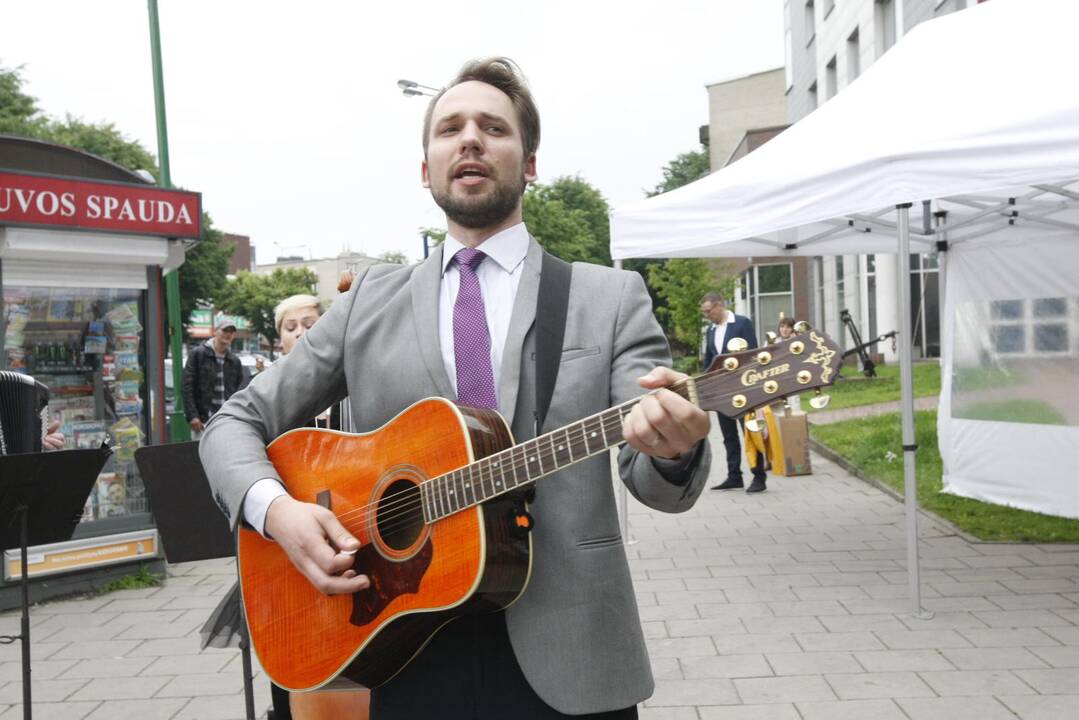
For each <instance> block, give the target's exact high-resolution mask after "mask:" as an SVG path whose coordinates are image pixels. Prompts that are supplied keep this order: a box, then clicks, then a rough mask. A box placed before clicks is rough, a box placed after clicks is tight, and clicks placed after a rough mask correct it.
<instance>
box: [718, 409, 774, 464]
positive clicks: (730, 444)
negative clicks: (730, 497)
mask: <svg viewBox="0 0 1079 720" xmlns="http://www.w3.org/2000/svg"><path fill="white" fill-rule="evenodd" d="M716 415H717V416H718V418H719V429H720V431H721V432H722V433H723V447H724V449H725V450H726V451H727V479H728V480H741V479H742V421H741V420H732V419H731V418H729V417H727V416H726V415H723V414H722V413H716ZM766 462H767V461H766V460H765V459H764V455H759V456H758V459H757V466H756V467H754V468H752V471H753V479H754V480H764V479H765V478H766V477H767V475H766V473H765V472H764V468H765V463H766Z"/></svg>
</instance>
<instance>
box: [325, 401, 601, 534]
mask: <svg viewBox="0 0 1079 720" xmlns="http://www.w3.org/2000/svg"><path fill="white" fill-rule="evenodd" d="M612 409H614V408H612ZM615 417H617V416H615ZM609 419H612V420H613V419H614V417H611V418H609ZM592 420H593V419H592V418H588V419H586V420H584V421H579V422H581V423H588V422H589V421H592ZM594 421H595V424H594V425H588V424H584V425H582V429H583V430H584V431H585V432H588V431H589V430H595V429H601V428H603V429H605V428H604V426H605V422H604V419H603V418H598V417H597V418H595V419H594ZM611 430H612V432H613V428H612V429H611ZM533 440H535V438H533ZM529 442H532V441H529ZM570 446H571V448H572V449H574V450H584V451H587V449H588V448H587V447H586V443H584V442H581V441H580V440H577V441H570ZM521 447H522V445H515V446H513V448H508V449H507V450H505V451H500V452H509V451H510V450H520V448H521ZM610 447H611V446H610V445H604V446H603V448H602V449H599V450H596V451H595V452H592V453H587V454H586V452H581V453H578V452H573V457H574V462H573V463H568V464H561V465H559V464H557V463H555V465H557V466H556V467H553V468H552V469H551V470H547V471H544V472H543V473H541V474H539V475H538V476H536V477H534V478H533V477H531V476H529V475H528V472H529V469H528V465H529V463H530V460H529V459H528V455H529V454H530V453H526V452H514V453H512V454H511V455H510V456H509V457H510V458H511V461H510V462H508V463H502V468H503V469H502V472H501V475H502V476H503V477H508V476H509V475H511V474H512V475H514V476H516V475H517V474H518V473H517V471H521V473H520V474H522V475H524V476H525V477H526V479H525V480H523V481H521V480H519V479H518V480H510V481H509V482H507V483H504V482H503V481H501V480H499V481H494V480H493V479H489V480H484V479H483V478H482V477H481V478H480V479H479V480H476V479H472V480H470V481H469V483H470V484H469V485H467V486H465V487H464V488H462V490H461V492H460V493H454V495H453V496H449V495H447V494H446V493H444V492H443V491H444V490H445V488H439V489H436V490H435V492H441V493H442V495H443V497H444V498H445V501H446V504H449V502H450V501H451V499H452V500H456V497H459V496H462V495H465V496H466V497H467V495H466V492H467V490H472V493H473V497H476V496H477V495H478V494H486V493H487V492H488V491H487V489H486V486H487V485H490V487H491V488H492V489H493V490H494V491H493V493H492V494H491V495H490V496H489V497H495V496H497V495H499V494H501V493H503V492H506V491H508V490H513V489H516V488H520V487H523V486H525V485H527V484H529V483H530V482H534V481H535V480H537V479H539V478H540V477H544V476H546V475H549V474H551V473H554V472H557V471H558V470H561V469H563V468H565V467H568V466H569V465H570V464H575V463H576V462H578V461H583V460H585V459H588V458H591V457H594V456H596V455H598V454H600V453H602V452H605V451H607V450H609V449H610ZM539 452H544V451H543V450H539ZM498 454H499V453H496V454H495V455H488V456H487V457H485V458H482V459H480V460H478V461H477V464H478V463H482V462H483V461H484V460H490V459H491V458H493V457H496V456H497V455H498ZM536 455H538V452H537V453H536ZM533 457H535V456H533ZM551 457H552V458H553V455H552V456H551ZM533 464H534V463H533ZM466 467H468V466H466ZM488 467H492V466H490V464H489V465H488ZM461 469H462V468H458V469H457V470H453V471H451V472H450V473H445V474H443V475H440V476H438V477H435V478H431V479H430V480H427V481H425V482H424V483H423V484H424V485H426V484H427V483H429V482H435V481H440V483H439V484H446V483H447V482H450V480H449V476H450V475H452V474H454V473H457V472H459V471H460V470H461ZM492 469H493V468H492ZM481 473H482V471H481ZM510 483H513V484H512V485H511V484H510ZM476 486H479V488H480V489H479V490H478V491H477V490H476V489H475V488H476ZM411 488H412V489H413V490H415V492H409V491H407V490H406V491H404V492H401V493H396V494H395V495H394V496H391V497H392V498H393V499H391V500H390V501H389V502H388V503H387V502H386V501H382V502H378V501H376V502H373V503H369V504H368V505H365V506H363V507H361V508H356V509H354V510H350V511H347V512H345V513H342V514H341V515H340V516H338V520H339V521H341V522H342V524H343V525H346V527H347V528H349V529H351V528H352V527H356V526H355V525H353V524H352V523H351V520H352V519H353V518H354V517H355V516H356V515H359V514H367V513H368V511H369V510H370V509H371V508H372V507H375V506H378V507H379V508H380V509H381V510H382V511H383V512H382V513H381V516H382V517H381V521H382V522H383V523H386V522H387V521H388V520H392V519H394V518H395V517H396V516H395V515H388V514H387V511H398V512H397V513H396V515H402V514H407V513H409V512H412V511H414V510H415V509H416V508H417V507H422V506H423V503H424V499H423V497H422V495H421V491H420V490H419V488H420V486H418V485H413V486H411ZM487 499H489V498H488V497H485V498H484V500H487ZM480 502H483V501H481V500H477V501H474V502H473V501H467V500H466V503H467V504H466V505H464V506H462V507H460V508H457V509H456V510H453V511H451V512H449V513H440V516H442V517H445V516H447V515H452V514H453V513H455V512H460V511H461V510H465V509H467V508H468V507H473V506H475V505H478V504H479V503H480ZM402 510H403V511H405V513H401V512H400V511H402ZM361 519H364V518H361ZM346 523H347V524H346ZM375 524H378V519H376V521H375ZM369 527H371V524H366V525H360V526H358V529H361V530H366V529H368V528H369Z"/></svg>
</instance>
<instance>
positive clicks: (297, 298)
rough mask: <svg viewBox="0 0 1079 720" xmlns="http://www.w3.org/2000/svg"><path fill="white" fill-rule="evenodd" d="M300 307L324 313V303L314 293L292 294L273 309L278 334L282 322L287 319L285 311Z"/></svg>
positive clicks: (320, 313)
mask: <svg viewBox="0 0 1079 720" xmlns="http://www.w3.org/2000/svg"><path fill="white" fill-rule="evenodd" d="M300 308H314V309H315V312H317V313H318V314H319V315H322V303H320V302H319V301H318V298H317V297H315V296H314V295H291V296H289V297H287V298H285V299H284V300H282V301H281V302H279V303H277V307H275V308H274V309H273V323H274V327H276V328H277V334H278V335H280V334H281V323H282V322H284V320H285V313H290V312H292V311H293V310H299V309H300Z"/></svg>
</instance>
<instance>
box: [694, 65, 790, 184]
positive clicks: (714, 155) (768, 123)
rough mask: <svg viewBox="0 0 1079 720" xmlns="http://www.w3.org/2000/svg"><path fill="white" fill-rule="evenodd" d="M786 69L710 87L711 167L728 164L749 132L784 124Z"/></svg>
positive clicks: (715, 168)
mask: <svg viewBox="0 0 1079 720" xmlns="http://www.w3.org/2000/svg"><path fill="white" fill-rule="evenodd" d="M786 122H787V112H786V101H785V99H784V95H783V68H776V69H774V70H766V71H765V72H760V73H756V74H754V75H748V76H746V77H742V78H737V79H734V80H727V81H724V82H719V83H715V84H713V85H709V86H708V134H709V146H708V147H709V152H710V165H711V168H712V170H713V171H714V170H717V169H719V168H721V167H723V166H724V165H726V164H727V161H728V159H730V157H731V153H733V152H734V150H735V148H737V147H738V144H739V143H740V142H741V141H742V138H743V137H744V136H745V134H746V132H747V131H749V130H756V129H759V128H770V127H774V126H776V125H784V124H786Z"/></svg>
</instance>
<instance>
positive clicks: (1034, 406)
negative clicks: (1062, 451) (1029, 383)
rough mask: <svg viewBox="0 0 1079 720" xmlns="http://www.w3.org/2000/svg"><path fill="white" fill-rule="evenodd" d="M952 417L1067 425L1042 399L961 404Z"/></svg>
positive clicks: (954, 410) (953, 411)
mask: <svg viewBox="0 0 1079 720" xmlns="http://www.w3.org/2000/svg"><path fill="white" fill-rule="evenodd" d="M952 417H957V418H963V419H964V420H997V421H1001V422H1012V423H1030V424H1036V425H1067V424H1068V423H1067V421H1065V420H1064V417H1063V416H1062V415H1061V414H1060V413H1058V412H1057V411H1056V410H1054V409H1053V407H1052V406H1050V405H1049V404H1047V403H1044V402H1042V401H1041V400H995V401H992V402H980V403H977V404H974V405H970V406H961V407H957V408H954V409H953V410H952Z"/></svg>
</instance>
